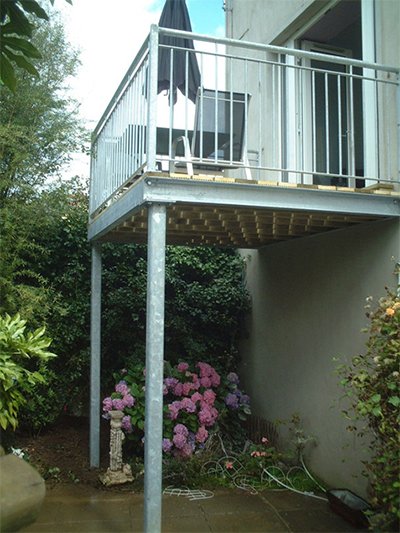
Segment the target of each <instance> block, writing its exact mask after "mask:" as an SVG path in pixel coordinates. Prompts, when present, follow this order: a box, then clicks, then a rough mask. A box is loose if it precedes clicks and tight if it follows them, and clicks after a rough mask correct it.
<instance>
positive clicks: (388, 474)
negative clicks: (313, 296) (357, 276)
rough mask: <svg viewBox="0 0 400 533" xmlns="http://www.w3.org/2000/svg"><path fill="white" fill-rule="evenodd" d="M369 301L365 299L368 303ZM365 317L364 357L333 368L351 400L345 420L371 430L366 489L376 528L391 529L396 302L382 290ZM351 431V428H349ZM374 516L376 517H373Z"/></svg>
mask: <svg viewBox="0 0 400 533" xmlns="http://www.w3.org/2000/svg"><path fill="white" fill-rule="evenodd" d="M369 300H371V299H369ZM367 316H368V318H369V319H370V327H369V330H367V331H368V332H369V340H368V342H367V352H366V354H365V355H363V356H361V355H359V356H355V357H353V359H352V361H351V363H350V365H342V366H341V367H339V373H340V375H341V376H342V381H341V384H342V385H343V386H344V387H345V389H346V390H347V396H348V397H349V398H350V400H351V410H349V411H346V412H345V414H346V415H347V417H348V418H351V419H354V420H363V421H365V426H366V427H365V428H364V429H363V430H362V432H364V431H365V430H366V429H369V430H370V431H371V430H372V442H371V452H372V453H371V456H372V457H371V460H370V461H369V462H367V463H366V469H367V475H368V477H369V479H370V483H371V487H372V492H373V496H372V504H373V506H374V507H375V509H376V510H377V515H375V520H376V519H377V518H379V522H380V523H379V524H375V525H376V526H377V528H378V529H379V530H385V529H386V528H388V530H390V531H392V530H393V529H391V528H393V526H395V527H396V523H397V525H398V521H399V518H400V509H399V500H398V495H399V488H400V482H399V461H398V458H399V456H398V427H399V422H400V419H399V406H400V395H399V377H400V374H399V362H400V298H399V296H397V295H396V294H394V293H391V292H389V291H388V294H387V296H386V297H385V298H381V299H380V300H379V302H378V305H377V307H376V309H375V310H373V311H371V310H370V303H369V302H368V305H367ZM349 429H351V430H353V431H354V430H356V427H355V426H350V428H349ZM378 515H379V516H378Z"/></svg>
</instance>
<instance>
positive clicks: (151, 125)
mask: <svg viewBox="0 0 400 533" xmlns="http://www.w3.org/2000/svg"><path fill="white" fill-rule="evenodd" d="M158 41H159V32H158V26H156V25H155V24H153V25H152V26H151V30H150V40H149V71H148V93H147V101H148V108H147V133H146V146H147V168H148V170H150V171H152V170H156V142H157V86H158Z"/></svg>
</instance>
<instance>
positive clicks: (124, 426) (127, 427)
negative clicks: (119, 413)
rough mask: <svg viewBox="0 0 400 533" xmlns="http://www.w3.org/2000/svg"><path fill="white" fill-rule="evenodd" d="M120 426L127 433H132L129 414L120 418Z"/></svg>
mask: <svg viewBox="0 0 400 533" xmlns="http://www.w3.org/2000/svg"><path fill="white" fill-rule="evenodd" d="M121 427H122V429H123V430H124V431H126V432H127V433H132V431H133V428H132V422H131V417H130V416H129V415H126V416H124V417H123V418H122V423H121Z"/></svg>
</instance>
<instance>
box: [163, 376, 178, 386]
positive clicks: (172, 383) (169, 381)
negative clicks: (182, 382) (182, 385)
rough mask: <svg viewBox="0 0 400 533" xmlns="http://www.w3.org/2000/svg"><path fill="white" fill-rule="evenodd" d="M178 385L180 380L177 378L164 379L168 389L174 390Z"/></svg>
mask: <svg viewBox="0 0 400 533" xmlns="http://www.w3.org/2000/svg"><path fill="white" fill-rule="evenodd" d="M177 383H178V380H177V379H176V378H165V379H164V385H165V386H166V387H167V388H168V389H173V388H174V387H175V385H177Z"/></svg>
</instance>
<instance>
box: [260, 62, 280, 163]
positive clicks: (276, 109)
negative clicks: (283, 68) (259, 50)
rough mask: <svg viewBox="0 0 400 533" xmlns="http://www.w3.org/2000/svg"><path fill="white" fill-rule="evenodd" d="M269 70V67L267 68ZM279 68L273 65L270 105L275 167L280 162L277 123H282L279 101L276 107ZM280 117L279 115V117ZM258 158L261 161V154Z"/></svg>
mask: <svg viewBox="0 0 400 533" xmlns="http://www.w3.org/2000/svg"><path fill="white" fill-rule="evenodd" d="M266 68H268V67H266ZM276 72H277V66H276V64H273V65H272V76H271V82H272V90H271V95H272V102H271V105H270V109H271V123H272V124H271V132H272V158H271V162H272V165H271V166H273V167H276V166H277V161H278V153H277V144H278V143H277V136H278V135H279V133H278V126H277V123H278V122H280V121H277V115H276V113H277V112H278V113H279V101H278V103H277V105H275V102H276V101H277V98H276V91H277V87H276V85H277V78H276V76H277V74H276ZM278 116H279V115H278ZM274 132H276V133H277V135H274ZM265 150H267V147H265ZM258 158H259V160H260V161H261V154H259V155H258ZM266 166H269V161H267V165H266Z"/></svg>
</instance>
